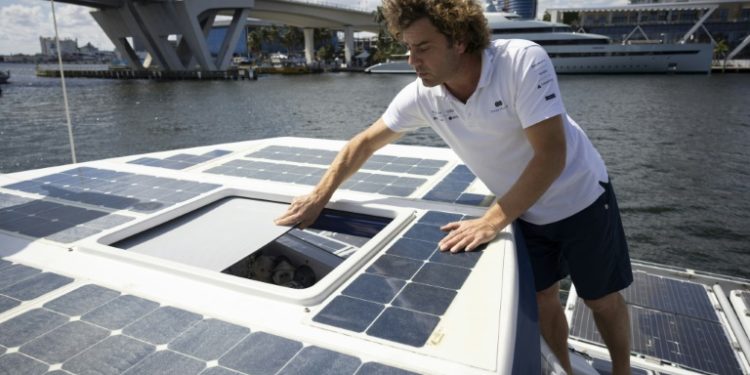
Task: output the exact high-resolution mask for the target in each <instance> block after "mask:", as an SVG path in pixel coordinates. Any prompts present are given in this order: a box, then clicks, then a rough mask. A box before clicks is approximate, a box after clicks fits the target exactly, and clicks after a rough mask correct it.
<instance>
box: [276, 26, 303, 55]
mask: <svg viewBox="0 0 750 375" xmlns="http://www.w3.org/2000/svg"><path fill="white" fill-rule="evenodd" d="M304 40H305V35H304V34H303V33H302V29H300V28H299V27H294V26H289V27H288V28H287V30H286V32H285V33H284V35H282V36H281V43H282V44H284V47H286V50H287V53H288V54H291V53H292V49H293V48H295V47H297V46H298V45H300V44H301V43H302V42H303V41H304Z"/></svg>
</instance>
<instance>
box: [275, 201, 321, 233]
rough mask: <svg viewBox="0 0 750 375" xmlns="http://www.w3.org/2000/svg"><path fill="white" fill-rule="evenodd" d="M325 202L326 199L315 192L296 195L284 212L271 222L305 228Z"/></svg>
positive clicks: (313, 220) (316, 216) (312, 221)
mask: <svg viewBox="0 0 750 375" xmlns="http://www.w3.org/2000/svg"><path fill="white" fill-rule="evenodd" d="M326 203H327V200H326V199H322V198H320V197H319V196H318V195H317V194H308V195H302V196H299V197H296V198H294V199H293V200H292V204H291V205H290V206H289V208H288V209H287V210H286V212H284V214H283V215H281V216H279V217H278V218H276V220H274V221H273V222H274V224H276V225H292V226H293V225H296V226H297V227H298V228H300V229H304V228H307V227H308V226H310V225H312V223H314V222H315V220H316V219H317V218H318V216H319V215H320V212H321V211H323V208H325V206H326Z"/></svg>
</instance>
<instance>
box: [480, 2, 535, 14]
mask: <svg viewBox="0 0 750 375" xmlns="http://www.w3.org/2000/svg"><path fill="white" fill-rule="evenodd" d="M486 3H487V6H486V8H485V10H486V11H488V12H513V13H516V14H518V15H519V16H520V17H521V18H522V19H533V18H535V17H536V0H486Z"/></svg>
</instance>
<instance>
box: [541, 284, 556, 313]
mask: <svg viewBox="0 0 750 375" xmlns="http://www.w3.org/2000/svg"><path fill="white" fill-rule="evenodd" d="M536 303H537V305H538V306H539V308H544V307H545V306H549V305H550V304H551V303H556V304H560V282H556V283H554V284H552V286H550V287H548V288H547V289H544V290H540V291H538V292H536Z"/></svg>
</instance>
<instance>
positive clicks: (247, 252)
mask: <svg viewBox="0 0 750 375" xmlns="http://www.w3.org/2000/svg"><path fill="white" fill-rule="evenodd" d="M342 145H343V142H342V141H333V140H324V139H307V138H272V139H259V140H252V141H245V142H237V143H229V144H221V145H214V146H203V147H195V148H190V149H183V150H172V151H164V152H156V153H151V154H143V155H131V156H124V157H118V158H113V159H107V160H98V161H89V162H85V163H80V164H73V165H61V166H56V167H50V168H43V169H37V170H29V171H23V172H15V173H9V174H4V175H0V373H2V374H43V373H47V372H49V371H51V372H54V373H65V374H93V373H101V374H119V373H127V374H167V373H170V374H186V375H191V374H193V375H198V374H201V375H208V374H212V375H216V374H358V375H362V374H401V375H414V374H446V375H449V374H451V375H452V374H466V375H490V374H496V375H497V374H503V375H505V374H522V375H524V374H540V373H542V374H554V375H562V374H563V373H564V372H563V370H562V369H561V367H560V366H559V363H558V362H557V360H556V359H555V357H554V356H553V355H552V354H551V352H550V351H549V349H548V348H547V347H546V345H545V344H544V342H543V340H540V336H539V329H538V326H537V312H536V305H535V297H534V290H533V288H532V286H533V278H532V275H531V267H530V265H529V262H528V258H527V255H526V251H525V250H524V247H523V246H524V245H523V243H522V241H517V238H516V237H515V235H514V228H513V227H512V226H509V227H507V228H505V229H504V230H503V232H502V233H500V234H499V236H498V237H497V238H496V239H495V240H493V241H492V242H491V243H489V244H488V245H487V246H486V247H484V248H483V249H480V250H478V251H475V252H471V253H457V254H450V253H443V252H440V251H438V250H437V242H438V241H439V239H440V238H442V236H443V235H444V233H443V232H441V231H440V230H439V226H440V225H441V224H444V223H446V222H449V221H454V220H458V219H461V218H464V217H472V216H478V215H481V214H482V213H483V212H484V211H485V210H486V207H487V206H488V205H489V204H491V202H492V200H493V198H494V197H493V196H492V195H491V194H490V193H489V191H488V190H487V188H486V187H485V186H484V185H482V183H481V182H480V181H479V180H478V179H477V178H476V177H475V176H474V175H473V174H472V173H471V172H470V171H469V170H468V168H467V167H466V166H465V165H464V164H462V163H461V161H460V160H459V159H458V157H457V156H456V155H455V154H454V153H453V152H452V151H451V150H449V149H446V148H434V147H421V146H407V145H388V146H386V147H385V148H383V149H382V150H380V151H378V152H377V153H376V154H375V155H374V156H373V157H372V158H371V159H370V160H369V161H368V162H367V163H366V164H365V165H364V166H363V168H362V170H361V171H359V172H357V173H356V174H355V175H353V176H352V177H351V178H350V179H349V180H348V181H347V182H346V183H345V184H344V185H343V186H342V188H341V189H340V190H339V191H338V192H337V193H336V194H335V195H334V197H333V199H332V200H331V202H330V204H329V205H328V206H327V209H326V210H324V211H323V213H322V215H321V217H320V219H319V220H318V221H317V222H316V223H315V224H314V225H313V226H312V227H311V228H308V229H305V230H299V229H294V228H289V227H278V226H275V225H273V222H272V219H273V218H274V217H276V216H278V215H279V214H280V213H282V212H283V211H284V210H285V209H286V207H287V205H288V203H289V202H290V201H291V199H292V197H294V196H296V195H299V194H303V193H306V192H307V191H309V189H310V188H311V187H312V186H313V184H315V183H316V182H317V181H318V179H319V178H320V176H321V175H322V174H323V172H324V171H325V169H326V168H327V166H328V165H329V164H330V162H331V160H332V159H333V158H334V156H335V155H336V152H337V150H339V149H340V148H341V147H342ZM633 267H634V278H635V281H634V283H633V284H632V285H631V286H630V287H629V288H627V289H626V290H625V291H624V293H623V295H624V297H625V299H626V301H627V303H628V309H629V311H630V316H631V322H632V323H631V325H632V327H631V333H632V337H633V347H632V355H631V362H632V365H633V373H634V374H647V375H656V374H662V375H666V374H669V375H701V374H702V375H705V374H722V375H724V374H729V375H732V374H738V375H740V374H747V373H749V372H750V365H749V364H748V358H750V344H748V335H749V334H750V316H748V311H749V310H748V309H749V308H750V292H748V289H750V285H749V283H750V281H748V280H744V279H738V278H733V277H729V276H717V275H707V274H703V273H700V272H695V271H693V270H686V269H677V268H671V267H668V266H663V265H655V264H648V263H643V262H634V263H633ZM565 311H566V316H567V319H568V321H569V324H570V327H571V335H570V340H569V345H570V347H571V353H572V358H573V366H574V371H575V372H576V374H585V375H599V374H608V373H611V372H610V369H609V368H610V367H611V365H610V362H609V359H608V355H607V351H606V349H605V348H604V346H603V344H602V340H601V337H600V336H599V334H598V332H597V330H596V328H595V325H594V323H593V318H592V317H591V315H590V313H589V311H588V310H587V309H586V308H585V307H584V304H583V303H582V301H581V300H580V299H579V298H578V297H577V295H576V292H575V288H573V289H572V290H571V291H570V293H569V295H568V298H567V304H566V307H565Z"/></svg>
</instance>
